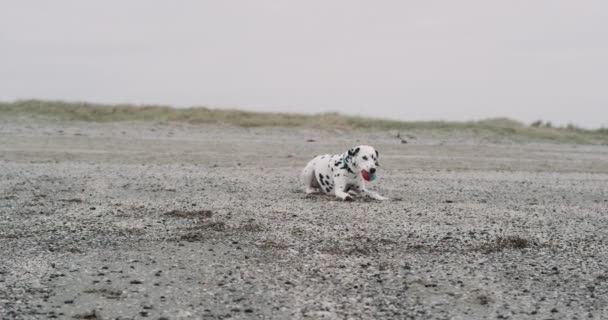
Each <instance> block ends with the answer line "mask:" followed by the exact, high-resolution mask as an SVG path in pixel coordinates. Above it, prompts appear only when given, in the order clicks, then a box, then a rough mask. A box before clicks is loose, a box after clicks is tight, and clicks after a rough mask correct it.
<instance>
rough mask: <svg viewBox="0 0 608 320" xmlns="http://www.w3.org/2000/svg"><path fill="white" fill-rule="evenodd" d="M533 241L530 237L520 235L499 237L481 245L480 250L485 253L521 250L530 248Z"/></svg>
mask: <svg viewBox="0 0 608 320" xmlns="http://www.w3.org/2000/svg"><path fill="white" fill-rule="evenodd" d="M530 246H532V243H531V242H530V241H529V240H528V239H524V238H521V237H519V236H508V237H498V238H496V239H494V240H492V241H490V242H487V243H485V244H483V245H481V246H480V247H479V250H481V251H483V252H485V253H492V252H500V251H503V250H508V249H516V250H521V249H525V248H529V247H530Z"/></svg>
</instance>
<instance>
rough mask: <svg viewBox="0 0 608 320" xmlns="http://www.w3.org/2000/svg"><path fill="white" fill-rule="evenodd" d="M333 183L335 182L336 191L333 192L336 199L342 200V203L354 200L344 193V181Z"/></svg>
mask: <svg viewBox="0 0 608 320" xmlns="http://www.w3.org/2000/svg"><path fill="white" fill-rule="evenodd" d="M335 182H336V191H335V194H336V197H338V198H339V199H342V200H344V201H352V200H354V199H353V196H351V195H350V194H348V193H347V192H346V191H344V190H346V183H345V182H344V181H340V180H337V181H335Z"/></svg>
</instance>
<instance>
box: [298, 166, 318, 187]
mask: <svg viewBox="0 0 608 320" xmlns="http://www.w3.org/2000/svg"><path fill="white" fill-rule="evenodd" d="M313 167H314V164H313V161H310V162H309V163H308V164H307V165H306V167H304V170H302V182H303V183H304V186H305V188H306V194H311V193H315V192H318V191H319V189H317V188H316V187H315V185H316V181H315V170H314V168H313Z"/></svg>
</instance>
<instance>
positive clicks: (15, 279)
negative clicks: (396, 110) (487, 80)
mask: <svg viewBox="0 0 608 320" xmlns="http://www.w3.org/2000/svg"><path fill="white" fill-rule="evenodd" d="M395 134H396V133H394V132H393V133H388V132H346V131H340V130H335V131H315V130H311V129H294V130H290V129H280V128H254V129H243V128H228V127H218V126H187V125H177V124H154V123H110V124H91V123H77V122H70V123H59V122H47V121H42V120H33V119H27V118H22V119H10V120H9V119H3V120H0V252H1V253H2V254H1V255H0V317H1V318H2V319H31V318H60V319H115V318H119V319H144V318H151V319H180V318H182V319H225V318H237V319H240V318H260V319H290V318H312V319H387V318H398V319H407V318H412V319H426V318H433V319H434V318H437V319H448V318H450V319H478V318H502V319H507V318H510V319H526V318H529V319H574V318H578V319H583V318H586V319H587V318H591V319H603V318H606V317H608V243H607V241H608V238H607V236H608V147H607V146H577V145H563V144H559V145H558V144H546V143H532V142H528V143H526V142H517V143H514V142H512V141H509V138H508V137H501V136H483V135H471V134H466V133H458V132H453V133H449V134H448V133H442V134H439V133H437V134H430V133H428V132H407V133H404V132H402V133H400V135H401V138H396V137H395ZM401 139H405V140H406V141H407V143H403V142H402V141H401ZM356 144H371V145H373V146H375V147H376V148H377V149H378V150H380V162H381V163H382V165H383V168H382V169H381V171H380V172H379V174H378V179H376V181H374V182H373V183H372V184H371V189H374V190H377V191H379V192H380V193H381V194H382V195H386V196H388V197H390V198H391V200H390V201H385V202H377V201H370V200H365V199H357V200H356V201H354V202H341V201H338V200H336V199H334V198H331V197H328V196H322V195H313V196H306V195H305V194H304V192H303V191H302V190H303V189H302V186H301V185H300V182H299V172H300V170H301V168H302V167H303V166H304V165H305V164H306V162H307V161H308V160H309V159H310V158H312V157H313V156H314V155H316V154H320V153H341V152H343V151H344V150H346V149H347V148H348V147H350V146H353V145H356Z"/></svg>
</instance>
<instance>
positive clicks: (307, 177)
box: [302, 146, 388, 201]
mask: <svg viewBox="0 0 608 320" xmlns="http://www.w3.org/2000/svg"><path fill="white" fill-rule="evenodd" d="M378 155H379V154H378V151H377V150H376V149H374V148H373V147H370V146H357V147H353V148H350V149H349V150H348V151H346V152H344V153H343V154H339V155H329V154H326V155H319V156H316V157H315V158H314V159H312V160H310V162H308V164H307V165H306V167H305V168H304V170H302V181H303V182H304V185H305V186H306V193H307V194H310V193H315V192H318V191H319V190H321V191H322V192H323V193H325V194H333V195H335V196H336V197H338V198H339V199H342V200H345V201H350V200H353V197H352V196H353V195H358V194H363V195H367V196H369V197H371V198H373V199H376V200H388V198H386V197H383V196H381V195H379V194H378V193H376V192H374V191H370V190H368V189H367V188H365V183H364V180H365V181H373V180H374V179H375V178H376V168H377V167H379V166H380V164H379V163H378Z"/></svg>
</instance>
